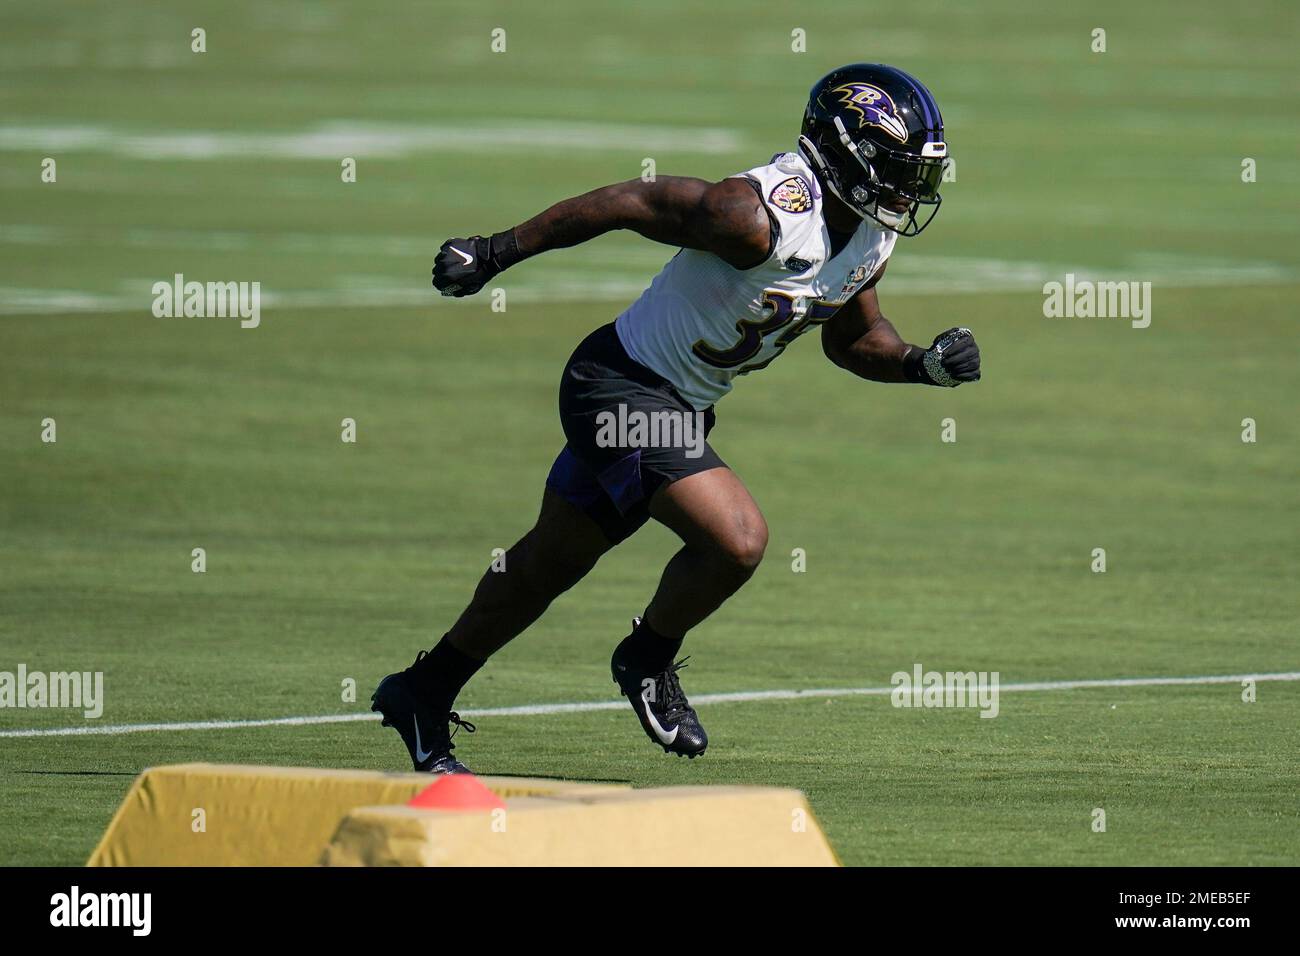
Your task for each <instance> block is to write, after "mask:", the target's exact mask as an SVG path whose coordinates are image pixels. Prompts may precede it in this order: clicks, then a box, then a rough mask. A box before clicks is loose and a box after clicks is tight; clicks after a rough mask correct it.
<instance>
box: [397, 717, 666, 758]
mask: <svg viewBox="0 0 1300 956" xmlns="http://www.w3.org/2000/svg"><path fill="white" fill-rule="evenodd" d="M411 723H413V724H415V762H416V763H424V762H425V761H426V760H428V759H429V758H430V757H432V756H433V751H432V750H421V749H420V721H419V719H418V718H416V716H415V715H414V714H412V715H411ZM676 733H677V731H675V730H674V731H673V734H674V735H676Z"/></svg>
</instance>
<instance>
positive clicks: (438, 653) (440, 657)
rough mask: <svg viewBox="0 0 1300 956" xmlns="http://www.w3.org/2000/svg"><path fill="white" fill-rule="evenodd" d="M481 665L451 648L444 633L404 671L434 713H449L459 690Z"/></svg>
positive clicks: (455, 648)
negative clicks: (432, 708) (427, 651)
mask: <svg viewBox="0 0 1300 956" xmlns="http://www.w3.org/2000/svg"><path fill="white" fill-rule="evenodd" d="M482 666H483V661H480V660H478V659H476V658H473V657H470V656H469V655H468V654H466V653H465V652H464V651H462V650H460V649H459V648H457V647H456V646H454V645H453V644H452V643H451V641H449V640H447V635H445V634H444V635H443V636H442V640H440V641H439V642H438V643H437V644H435V645H434V646H433V649H432V650H431V651H429V653H428V654H425V655H424V656H423V657H421V658H420V659H419V660H418V661H416V662H415V663H414V664H412V665H411V666H410V667H409V668H408V672H409V673H410V675H411V679H412V680H413V681H415V688H416V692H417V693H419V695H420V696H421V697H424V698H426V699H427V700H428V701H429V702H430V703H432V704H433V705H434V707H435V709H437V710H451V705H452V703H454V702H455V700H456V695H457V694H459V693H460V689H461V688H462V687H464V686H465V684H466V683H467V682H468V681H469V679H470V678H471V677H473V676H474V675H475V674H476V673H478V669H479V668H480V667H482Z"/></svg>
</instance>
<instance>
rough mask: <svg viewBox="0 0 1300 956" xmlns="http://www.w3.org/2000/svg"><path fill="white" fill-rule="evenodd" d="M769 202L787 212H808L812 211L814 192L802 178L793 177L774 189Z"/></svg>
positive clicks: (768, 199) (778, 184) (768, 198)
mask: <svg viewBox="0 0 1300 956" xmlns="http://www.w3.org/2000/svg"><path fill="white" fill-rule="evenodd" d="M767 201H768V202H770V203H771V204H772V205H773V206H775V207H776V208H777V209H784V210H785V211H786V212H796V213H797V212H807V211H808V210H810V209H812V190H811V189H809V188H808V183H807V182H806V181H805V180H804V178H803V177H802V176H791V177H790V178H789V179H784V180H782V181H781V182H779V183H777V184H776V185H775V186H774V187H773V188H772V193H771V195H769V196H768V197H767Z"/></svg>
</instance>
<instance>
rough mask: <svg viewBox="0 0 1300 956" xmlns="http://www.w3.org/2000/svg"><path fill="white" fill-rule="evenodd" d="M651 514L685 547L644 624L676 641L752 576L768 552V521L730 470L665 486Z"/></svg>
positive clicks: (662, 581) (672, 563) (666, 574)
mask: <svg viewBox="0 0 1300 956" xmlns="http://www.w3.org/2000/svg"><path fill="white" fill-rule="evenodd" d="M650 514H651V515H652V516H654V518H655V519H656V520H658V521H660V522H662V523H663V524H665V525H667V526H668V527H669V528H671V529H672V530H673V531H675V532H676V533H677V535H678V537H680V538H681V539H682V542H683V545H684V546H683V547H682V549H681V550H680V551H678V552H677V554H676V555H674V556H673V558H672V560H671V561H669V562H668V566H667V567H666V568H664V573H663V577H662V578H661V579H660V581H659V589H658V590H657V591H656V592H655V596H654V598H653V599H652V600H651V602H650V606H649V607H648V608H647V609H646V613H645V622H646V624H648V625H649V626H650V628H651V629H652V630H653V631H655V632H656V633H658V634H661V635H663V636H664V637H666V638H669V639H671V640H680V639H681V637H682V636H683V635H684V634H685V633H686V632H687V631H689V630H690V629H691V628H692V627H694V626H695V625H696V624H699V623H700V622H701V621H703V620H704V619H705V618H706V617H708V616H709V615H710V614H712V613H713V612H714V611H716V610H717V609H718V607H719V606H720V605H721V604H722V602H723V601H725V600H726V599H727V598H729V597H731V595H732V594H734V593H735V592H736V591H737V590H738V589H739V588H740V586H741V585H743V584H744V583H745V582H746V581H748V580H749V579H750V577H751V576H752V575H753V573H754V571H755V569H756V568H757V567H758V564H759V562H760V561H761V560H762V559H763V551H764V549H765V548H766V547H767V522H765V521H764V520H763V514H762V512H760V511H759V510H758V505H757V504H755V502H754V499H753V498H752V497H750V494H749V491H748V489H746V488H745V486H744V484H743V483H742V482H741V480H740V478H739V477H737V476H736V473H735V472H733V471H732V470H731V469H729V468H713V469H711V470H709V471H703V472H699V473H698V474H694V475H690V476H688V477H686V478H682V479H681V480H679V481H675V482H673V483H672V484H670V485H665V486H664V487H663V488H661V489H659V491H658V492H656V494H655V496H654V498H653V499H651V502H650Z"/></svg>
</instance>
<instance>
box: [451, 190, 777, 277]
mask: <svg viewBox="0 0 1300 956" xmlns="http://www.w3.org/2000/svg"><path fill="white" fill-rule="evenodd" d="M615 229H630V230H632V231H633V232H637V233H640V234H641V235H643V236H645V237H646V238H647V239H653V240H654V241H655V242H662V243H665V244H667V245H670V246H682V247H684V248H687V249H700V250H703V251H705V252H711V253H713V254H714V255H716V256H718V257H719V258H720V259H722V260H723V261H724V262H726V263H727V264H729V265H731V266H734V267H735V268H737V269H752V268H753V267H754V266H756V265H759V264H760V263H762V262H764V261H765V260H766V259H767V257H768V256H769V255H771V253H772V242H773V238H774V236H773V232H774V230H773V227H772V224H771V220H770V219H769V217H768V212H767V208H766V207H765V206H764V205H763V202H762V200H761V199H760V198H759V195H758V192H757V191H756V190H755V189H754V187H753V186H752V185H751V184H750V183H749V181H748V180H745V179H724V180H722V181H721V182H717V183H710V182H706V181H705V180H703V179H691V178H687V177H683V176H660V177H658V178H656V179H655V180H654V181H653V182H645V181H643V180H640V179H633V180H631V181H629V182H625V183H615V184H614V185H612V186H605V187H602V188H601V189H595V190H592V191H591V192H589V193H585V194H584V195H581V196H575V197H574V198H572V199H566V200H564V201H563V202H558V203H556V204H555V205H554V206H551V207H550V208H549V209H546V210H545V211H543V212H541V213H539V214H537V215H536V216H534V217H533V218H532V219H529V220H528V221H527V222H523V223H520V224H519V225H518V226H516V227H515V228H514V229H509V230H506V231H505V232H499V233H496V234H495V235H493V236H489V237H486V238H484V237H483V236H471V237H470V238H468V239H448V240H447V241H446V242H444V243H443V244H442V248H441V249H439V250H438V256H437V259H436V260H435V261H434V266H433V285H434V287H435V288H436V289H437V290H438V291H439V292H441V293H442V294H443V295H452V296H458V297H459V296H464V295H473V294H474V293H475V292H477V291H478V290H479V289H481V288H483V286H484V285H485V284H487V283H488V282H489V281H490V280H491V279H492V277H493V276H495V275H496V274H497V273H499V272H501V271H502V270H503V269H507V268H509V267H510V266H512V265H514V264H515V263H516V262H519V261H521V260H523V259H527V258H528V257H529V256H535V255H537V254H539V253H542V252H546V251H548V250H550V249H563V248H566V247H568V246H576V245H578V244H579V243H582V242H586V241H587V240H589V239H594V238H596V237H597V236H600V235H603V234H605V233H607V232H612V231H614V230H615Z"/></svg>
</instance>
